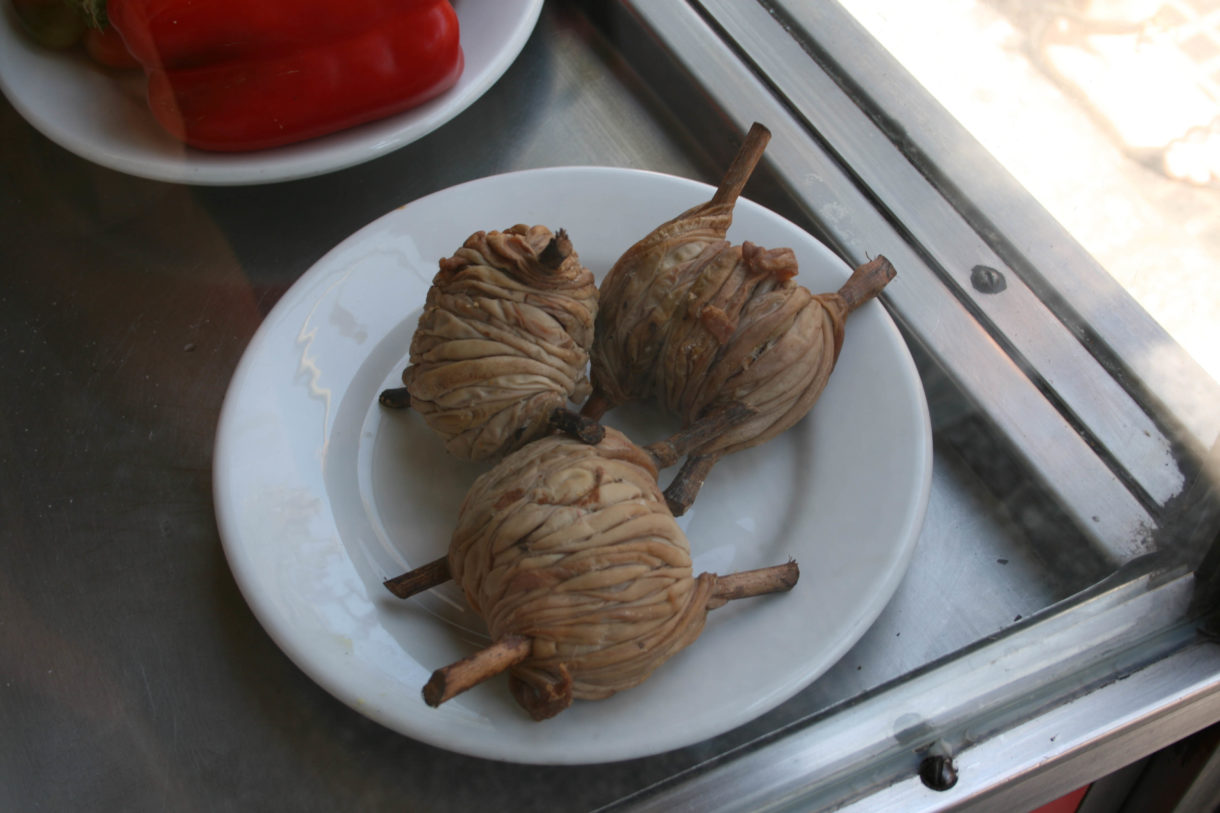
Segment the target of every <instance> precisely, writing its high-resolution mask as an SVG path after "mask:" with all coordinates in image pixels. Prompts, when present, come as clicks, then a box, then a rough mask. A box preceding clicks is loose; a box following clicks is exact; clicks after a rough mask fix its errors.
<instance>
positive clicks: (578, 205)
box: [215, 167, 932, 763]
mask: <svg viewBox="0 0 1220 813" xmlns="http://www.w3.org/2000/svg"><path fill="white" fill-rule="evenodd" d="M711 192H712V190H711V188H710V187H708V186H705V185H703V184H699V183H695V182H692V181H687V180H682V179H678V178H674V177H671V176H666V175H658V174H653V173H648V172H640V171H632V170H620V169H609V168H589V167H583V168H558V169H542V170H529V171H525V172H517V173H511V174H507V175H499V176H495V177H491V178H484V179H481V180H477V181H472V182H470V183H466V184H462V185H460V186H456V187H452V188H450V189H447V190H444V191H442V192H438V193H436V194H433V195H430V196H428V197H426V198H422V199H420V200H417V201H415V202H413V203H410V204H408V205H406V206H403V207H402V208H400V209H396V210H395V211H393V212H390V213H389V214H387V215H385V216H384V217H382V218H380V219H378V220H376V221H374V222H373V223H371V224H370V225H368V226H366V227H365V228H363V229H361V230H360V231H358V232H357V233H356V234H354V235H352V236H351V237H350V238H348V239H347V240H345V241H344V242H343V243H342V244H340V245H339V246H338V247H337V248H335V249H334V250H333V251H331V252H330V253H329V254H327V255H326V256H325V257H323V258H322V259H321V260H320V261H319V262H318V263H317V265H315V266H314V267H313V268H311V269H309V271H307V272H306V273H305V274H304V275H303V276H302V277H301V278H300V280H299V281H298V282H297V283H296V284H295V285H293V287H292V288H291V289H290V290H289V291H288V293H287V294H285V295H284V297H283V298H282V299H281V300H280V302H279V303H278V304H277V305H276V307H275V308H274V309H273V310H272V312H271V314H270V315H269V316H268V317H267V319H266V321H265V322H264V324H263V325H262V326H261V327H260V328H259V330H258V332H257V333H256V335H255V337H254V339H253V340H252V341H251V343H250V346H249V349H248V350H247V352H246V354H245V356H244V357H243V359H242V361H241V363H240V365H239V366H238V369H237V371H236V373H235V375H234V378H233V382H232V384H231V386H230V390H229V393H228V395H227V397H226V400H225V404H224V409H223V412H222V415H221V420H220V426H219V429H218V436H217V444H216V457H215V497H216V511H217V517H218V522H219V528H220V533H221V536H222V537H223V539H224V545H225V551H226V553H227V555H228V558H229V563H230V566H231V567H232V569H233V572H234V574H235V575H236V578H237V581H238V583H239V585H240V586H241V590H242V593H243V595H244V596H245V597H246V599H247V600H248V601H249V603H250V605H251V606H252V607H253V609H254V612H255V614H256V615H257V616H258V618H259V620H260V621H261V622H262V624H263V625H264V626H265V627H266V628H267V630H268V631H269V632H270V634H271V635H272V637H273V638H274V639H275V641H276V642H277V643H278V644H279V645H280V646H281V647H282V648H283V649H284V651H285V652H287V653H288V655H289V656H290V657H291V658H292V659H293V660H294V661H295V662H296V663H297V664H298V665H300V667H301V668H302V669H303V670H305V672H307V673H308V674H309V675H310V676H311V677H312V678H313V679H315V680H316V681H317V682H318V683H320V684H321V685H322V686H324V687H325V688H326V689H327V690H328V691H330V692H331V693H333V694H334V695H336V696H337V697H339V698H340V699H341V700H343V701H344V702H346V703H348V704H349V705H350V706H352V707H353V708H355V709H357V710H359V711H360V712H362V713H364V714H366V715H368V716H369V717H371V718H372V719H374V720H377V721H379V722H381V723H383V724H385V725H386V726H388V727H390V728H392V729H394V730H397V731H399V732H401V733H403V734H406V735H408V736H411V737H414V738H417V739H420V740H423V741H426V742H429V743H432V744H434V745H438V746H441V747H443V748H447V749H451V750H454V751H459V752H463V753H466V754H472V755H476V756H482V757H489V758H493V759H499V760H509V761H518V762H531V763H588V762H602V761H611V760H619V759H626V758H631V757H639V756H644V755H648V754H653V753H657V752H660V751H665V750H668V749H672V748H677V747H680V746H684V745H688V744H691V743H694V742H697V741H700V740H703V739H706V738H708V737H712V736H714V735H716V734H719V733H722V732H724V731H726V730H728V729H730V728H732V727H734V726H737V725H739V724H741V723H744V722H746V721H748V720H750V719H752V718H754V717H756V716H757V715H759V714H762V713H763V712H765V711H767V710H769V709H771V708H772V707H774V706H776V705H778V704H779V703H781V702H783V701H784V700H786V699H787V698H789V697H791V696H792V695H793V694H795V693H796V692H798V691H800V689H802V688H803V687H804V686H806V685H807V684H809V683H810V682H811V681H812V680H813V679H814V678H816V677H817V676H818V675H819V674H821V673H822V672H823V671H825V670H826V669H827V668H829V667H830V666H831V665H832V664H833V663H834V662H835V661H836V660H837V659H838V658H839V657H841V656H842V655H843V654H844V653H845V652H846V651H847V650H848V648H849V647H851V645H852V644H853V643H855V641H856V640H857V639H859V638H860V636H861V635H862V634H863V633H864V632H865V630H866V629H867V628H868V627H869V625H870V624H871V623H872V622H873V621H874V620H875V618H876V617H877V615H878V614H879V613H880V612H881V610H882V608H883V607H884V605H885V604H886V602H887V601H888V600H889V598H890V596H891V595H892V593H893V591H894V590H895V588H896V587H897V585H898V582H899V579H900V578H901V577H902V574H903V572H904V571H905V569H906V567H907V563H908V561H909V559H910V556H911V553H912V549H913V548H914V546H915V542H916V539H917V537H918V534H919V531H920V527H921V524H922V521H923V514H924V508H925V506H926V504H927V498H928V487H929V482H930V476H931V462H932V453H931V430H930V425H929V420H928V412H927V404H926V402H925V400H924V396H923V389H922V387H921V386H920V380H919V377H918V374H917V373H916V371H915V366H914V363H913V362H912V360H911V357H910V355H909V353H908V351H907V348H906V346H905V344H904V343H903V340H902V338H901V337H900V335H899V333H898V330H897V329H896V328H895V326H894V324H893V323H892V322H891V321H890V319H889V317H888V315H887V314H886V312H885V310H884V309H883V308H882V306H881V305H880V304H879V303H876V302H872V303H869V304H867V305H865V306H864V307H863V308H861V309H860V310H859V311H857V312H856V313H855V314H853V315H852V316H851V318H850V320H849V322H848V325H847V338H846V342H845V344H844V348H843V353H842V356H841V358H840V360H839V365H838V369H837V370H836V371H835V373H834V375H832V376H831V379H830V384H829V386H828V387H827V389H826V391H825V393H824V394H823V396H822V398H821V400H820V401H819V402H818V404H817V405H816V406H815V407H814V410H813V412H812V413H811V414H810V415H809V416H808V417H807V418H806V419H805V420H804V421H802V422H801V423H800V424H798V425H797V426H795V427H793V428H792V429H791V430H789V431H788V432H787V433H785V434H784V435H782V436H780V437H779V438H777V439H775V440H773V441H772V442H771V443H769V444H767V445H764V446H761V447H758V448H755V449H751V450H748V451H745V452H741V453H739V454H737V455H733V456H730V457H729V458H726V459H725V460H723V461H722V462H721V463H720V464H719V465H717V466H716V468H715V469H714V470H713V471H712V473H711V476H710V477H709V478H708V481H707V484H706V486H705V487H704V489H703V491H702V493H701V494H700V495H699V499H698V501H697V502H696V503H695V505H694V508H693V509H692V510H691V511H690V512H689V513H688V514H687V515H686V516H685V517H683V518H682V524H683V526H684V527H685V529H686V532H687V534H688V536H689V537H690V539H691V543H692V548H693V552H694V561H695V567H696V572H699V571H704V570H706V571H712V572H716V573H728V572H732V571H737V570H746V569H750V568H755V567H762V566H764V565H770V564H778V563H781V562H784V561H787V559H788V558H789V557H795V558H796V559H797V561H798V562H799V564H800V565H801V579H800V582H799V583H798V584H797V586H796V588H795V589H794V590H793V591H792V592H790V593H787V594H785V595H782V596H769V597H765V598H759V599H752V600H749V601H740V602H734V603H733V604H730V605H728V606H726V607H724V608H722V609H719V610H716V611H715V612H713V613H712V614H711V615H710V616H709V618H708V622H707V625H706V627H705V629H704V632H703V634H702V636H701V637H700V639H699V640H697V641H696V642H695V643H694V644H693V645H692V646H691V647H689V648H688V649H686V650H685V651H683V652H682V653H680V654H679V655H678V656H676V657H675V658H673V659H672V660H671V661H669V662H668V663H666V664H665V665H664V666H663V667H662V668H661V669H659V670H658V671H657V672H656V673H654V674H653V676H652V677H651V678H649V680H648V681H646V682H645V683H644V684H643V685H641V686H639V687H637V688H635V689H632V690H631V691H628V692H624V693H621V694H619V695H616V696H615V697H612V698H610V699H608V700H603V701H597V702H577V703H576V704H574V705H573V706H572V707H571V708H569V709H568V710H566V711H564V712H563V713H562V714H560V715H559V716H557V717H555V718H553V719H551V720H548V721H546V722H542V723H536V722H533V721H532V720H530V719H529V718H528V716H527V715H526V714H525V713H524V712H523V711H522V710H520V709H519V708H518V707H517V706H516V704H515V702H514V701H513V700H512V698H511V697H510V696H509V693H508V689H507V684H506V679H505V678H503V677H500V678H495V679H493V680H491V681H489V682H488V683H486V684H484V685H481V686H478V687H476V688H475V689H473V690H471V691H469V692H467V693H465V694H463V695H460V696H459V697H457V698H456V699H454V700H452V701H450V702H448V703H446V704H445V705H443V706H442V707H440V708H438V709H433V708H429V707H428V706H426V705H425V704H424V702H423V700H422V698H421V697H420V689H421V688H422V687H423V685H424V683H425V682H426V681H427V679H428V676H429V675H430V673H431V672H432V670H434V669H436V668H438V667H440V666H443V665H445V664H447V663H450V662H452V661H454V660H457V659H459V658H461V657H464V656H465V655H468V654H470V653H471V652H473V651H474V649H476V648H477V647H479V646H481V645H483V644H485V643H486V639H485V637H484V635H483V632H482V623H481V621H480V620H479V619H478V618H477V617H475V616H474V615H473V614H472V613H471V612H470V611H469V610H467V609H466V608H465V606H464V602H463V601H462V599H461V598H460V594H459V592H458V590H457V588H456V587H455V586H454V585H453V584H452V583H450V584H447V585H444V586H443V587H441V588H437V589H434V590H433V591H431V592H429V593H426V594H423V595H421V596H418V597H415V598H413V599H410V600H408V601H405V602H404V601H399V600H398V599H395V598H394V597H392V596H391V595H390V594H389V593H388V592H387V591H386V590H385V589H384V588H383V587H382V586H381V582H382V580H383V579H384V578H386V577H388V576H391V575H396V574H398V573H400V572H402V571H405V570H407V569H409V568H411V567H414V566H416V565H419V564H422V563H424V562H427V561H431V560H433V559H435V558H437V557H439V556H443V555H444V554H445V552H446V550H447V546H448V542H449V535H450V533H451V531H452V528H453V524H454V521H455V518H456V516H457V510H458V506H459V504H460V502H461V499H462V497H463V495H464V494H465V492H466V490H467V488H468V487H469V485H470V483H471V481H472V480H473V479H474V477H475V476H476V475H477V474H478V473H479V472H481V471H484V470H485V468H486V464H476V463H461V462H458V461H456V460H454V459H452V458H450V457H448V456H446V454H445V452H444V451H443V448H442V446H441V442H440V440H439V439H438V438H437V437H436V436H434V435H432V434H431V433H430V432H429V430H428V429H427V428H426V427H425V426H424V425H423V422H422V420H421V419H420V418H419V416H418V415H415V414H413V413H411V412H410V411H405V412H386V411H383V410H382V409H381V408H380V407H378V406H377V394H378V392H379V391H380V390H381V389H382V388H383V387H386V386H393V385H397V383H398V378H399V374H400V372H401V370H402V368H403V367H404V366H405V363H406V356H407V346H408V342H409V340H410V337H411V333H412V332H413V330H414V327H415V323H416V320H417V319H418V316H419V312H420V308H421V305H422V303H423V300H424V294H425V292H426V290H427V287H428V285H429V283H430V282H431V279H432V276H433V274H434V273H435V271H436V268H437V260H438V259H439V258H441V257H445V256H449V255H450V254H451V253H452V252H453V251H454V250H456V249H457V247H458V246H460V245H461V243H462V242H463V241H464V240H465V239H466V237H467V236H468V235H469V233H471V232H473V231H476V230H478V229H503V228H506V227H508V226H511V225H512V224H514V223H529V224H534V223H540V224H545V225H547V226H549V227H550V228H552V229H556V228H559V227H563V228H566V229H567V230H568V233H569V234H570V235H571V237H572V240H573V244H574V245H575V247H576V249H577V251H578V253H579V254H580V257H581V259H582V261H583V262H584V263H585V265H587V266H588V267H589V268H590V269H592V270H593V271H594V273H595V274H597V276H598V278H599V280H600V278H601V276H602V274H604V272H605V270H606V269H607V268H609V267H610V265H612V264H613V262H614V260H615V259H616V258H617V256H618V255H619V253H620V252H622V251H623V250H625V249H626V248H627V247H628V246H629V245H630V244H631V243H632V242H634V241H635V240H636V239H638V238H639V237H642V236H643V235H644V234H646V233H647V232H648V231H650V230H651V229H652V228H653V227H654V226H655V225H657V224H659V223H661V222H662V221H664V220H667V219H669V218H670V217H672V216H673V215H675V214H677V213H679V212H681V211H683V210H684V209H686V208H688V207H689V206H691V205H694V204H695V203H698V202H700V201H703V200H707V199H708V198H709V197H710V196H711ZM730 237H732V238H734V239H736V240H738V241H740V240H742V239H750V240H753V241H755V242H757V243H759V244H761V245H764V246H791V247H792V248H793V249H795V251H796V254H797V257H798V259H799V260H800V263H801V266H800V267H801V273H800V277H799V278H798V279H800V280H801V281H802V282H803V283H804V284H805V285H806V286H807V287H809V288H811V289H813V290H815V291H829V290H836V289H837V288H838V287H839V285H840V284H841V283H842V282H843V280H844V279H846V277H847V274H848V269H847V268H846V266H845V265H844V264H843V263H842V262H840V261H839V260H837V259H836V258H835V257H834V256H833V255H832V254H831V253H830V252H829V251H828V250H827V249H826V248H825V247H824V246H823V245H822V244H821V243H819V242H817V241H816V240H814V239H813V238H812V237H811V236H809V235H808V234H807V233H806V232H804V231H802V230H800V229H799V228H797V227H796V226H794V225H793V224H791V223H790V222H788V221H786V220H784V219H782V218H780V217H779V216H778V215H775V214H774V213H772V212H770V211H768V210H766V209H764V208H762V207H760V206H758V205H756V204H754V203H751V202H749V201H745V200H743V201H741V202H740V203H739V204H738V207H737V215H736V223H735V225H734V227H733V231H732V232H730ZM901 273H902V270H901V269H899V275H900V276H901ZM619 413H623V414H619ZM649 415H650V412H649V411H648V410H645V409H642V408H639V409H635V410H634V415H631V414H629V413H624V412H623V411H622V410H619V411H616V412H613V413H611V415H610V419H609V422H610V423H612V424H614V423H618V425H620V426H623V421H624V420H626V421H627V422H628V423H629V424H630V426H627V427H625V428H627V429H628V430H629V431H630V432H631V433H632V436H633V437H634V438H635V439H636V440H637V442H640V443H647V442H650V441H652V440H655V439H657V437H659V436H660V435H661V434H662V433H663V429H662V427H661V425H660V423H659V422H658V421H657V420H656V419H655V418H650V417H649ZM650 435H651V436H650ZM672 473H673V470H671V471H669V472H666V473H665V474H664V477H663V481H664V482H668V476H669V475H672Z"/></svg>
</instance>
